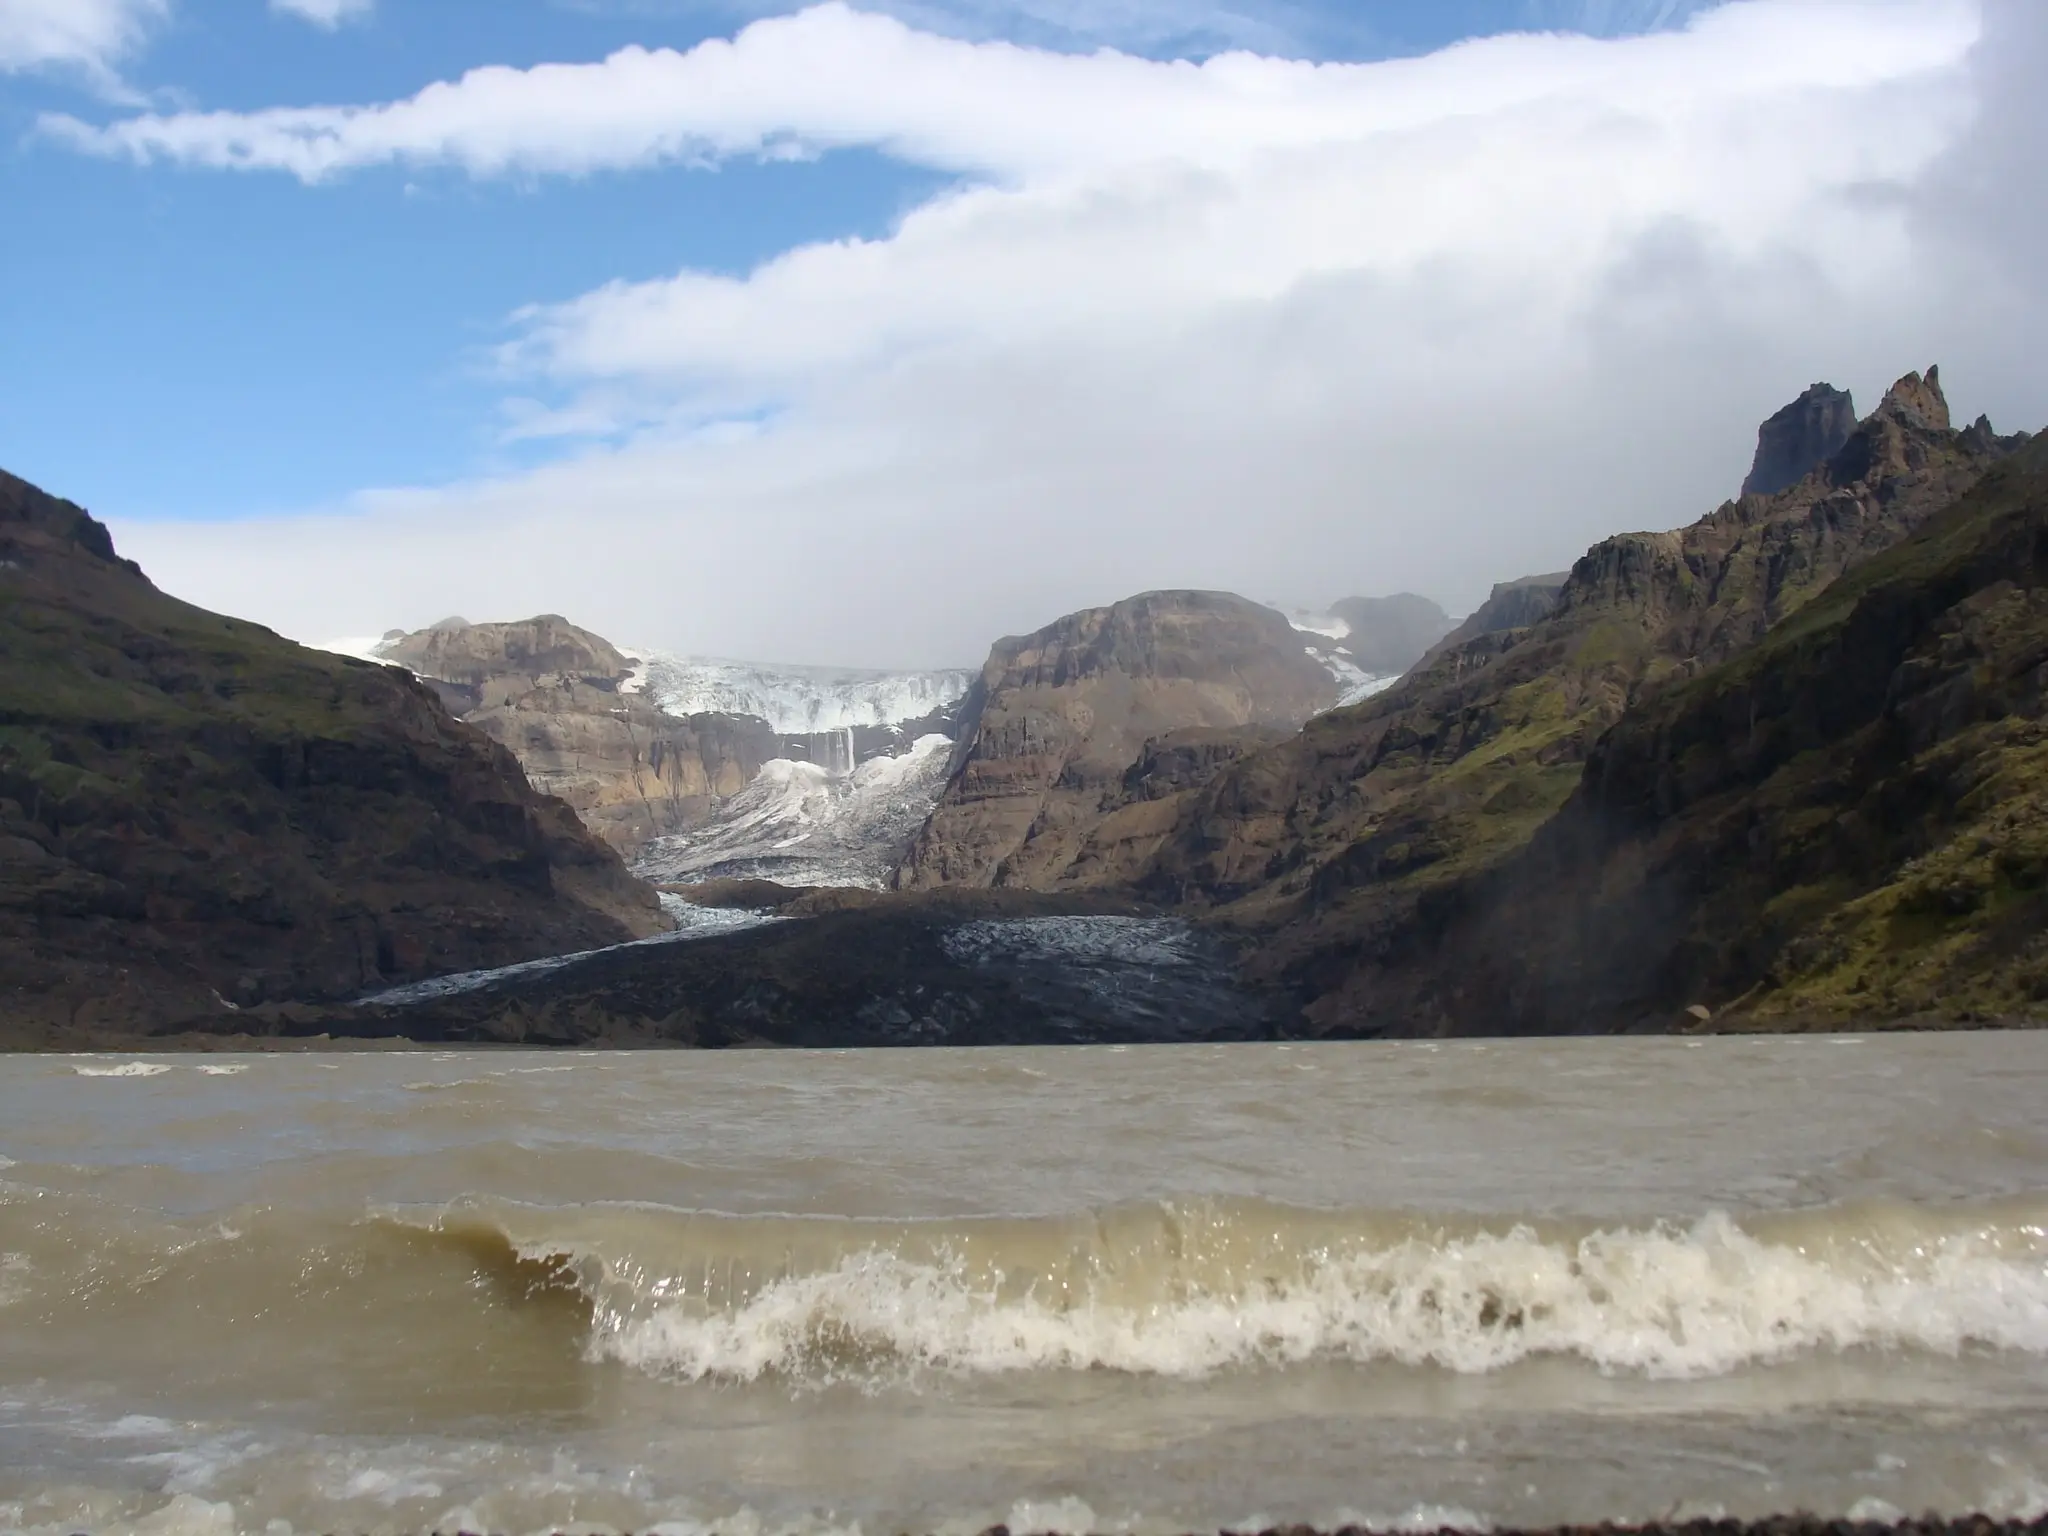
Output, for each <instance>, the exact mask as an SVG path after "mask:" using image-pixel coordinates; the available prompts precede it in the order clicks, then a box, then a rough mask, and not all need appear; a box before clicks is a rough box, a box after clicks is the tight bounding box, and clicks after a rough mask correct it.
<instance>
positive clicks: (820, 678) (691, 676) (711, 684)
mask: <svg viewBox="0 0 2048 1536" xmlns="http://www.w3.org/2000/svg"><path fill="white" fill-rule="evenodd" d="M633 654H635V655H638V656H641V657H643V658H644V660H643V662H642V664H641V666H640V667H639V668H638V669H637V670H636V671H635V673H634V676H633V678H632V680H631V681H630V682H629V683H628V684H627V685H626V686H627V687H628V688H629V689H630V690H631V691H634V692H638V693H641V694H643V695H645V696H646V698H647V699H648V700H650V701H651V702H652V703H653V704H654V705H655V707H656V708H658V709H661V710H663V711H665V712H666V713H668V714H671V715H701V714H724V715H752V716H754V717H756V718H758V719H762V720H766V721H767V722H768V723H769V724H770V725H771V726H773V727H774V728H775V729H776V730H778V731H782V732H786V733H791V734H798V733H807V732H812V731H839V730H846V729H848V728H850V727H853V726H862V725H875V726H880V725H897V724H900V723H901V722H903V721H906V720H920V719H923V718H924V717H925V716H927V715H930V714H931V713H933V712H934V711H936V710H941V709H950V708H951V707H952V706H953V705H955V704H957V703H959V702H960V700H961V699H963V698H965V697H966V695H967V689H968V686H969V684H971V683H972V682H973V681H974V674H973V673H972V672H969V671H966V670H964V669H948V670H939V671H932V672H862V671H848V670H843V669H834V668H829V667H778V666H767V665H762V664H760V663H757V662H745V661H719V660H714V659H707V658H702V657H689V656H672V655H669V654H667V653H666V652H662V651H649V650H640V651H635V652H633Z"/></svg>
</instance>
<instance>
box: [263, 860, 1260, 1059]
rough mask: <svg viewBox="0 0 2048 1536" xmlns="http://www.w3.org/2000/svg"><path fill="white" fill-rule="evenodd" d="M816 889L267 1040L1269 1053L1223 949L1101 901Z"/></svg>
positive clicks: (289, 1017)
mask: <svg viewBox="0 0 2048 1536" xmlns="http://www.w3.org/2000/svg"><path fill="white" fill-rule="evenodd" d="M837 894H838V893H833V892H816V893H813V894H812V895H811V896H809V897H806V898H804V899H803V900H801V901H798V902H793V903H790V904H789V905H788V906H786V907H785V908H784V909H783V910H784V911H785V912H789V913H795V914H797V916H796V917H794V919H793V920H784V921H777V922H771V923H764V924H762V925H760V926H757V927H752V928H746V929H742V930H740V931H736V932H725V933H719V934H716V935H714V936H711V937H706V938H690V939H678V940H669V941H662V942H654V943H647V944H638V945H630V946H626V947H622V948H617V949H610V950H602V951H598V952H596V953H593V954H587V955H581V956H576V957H573V958H571V959H568V960H567V961H565V962H563V963H561V964H560V965H558V966H555V967H554V968H552V969H549V970H546V971H540V972H536V971H533V970H525V971H521V972H516V973H513V974H510V975H507V976H505V977H503V978H502V979H496V980H490V981H486V982H484V983H483V984H481V985H477V986H473V987H471V988H470V989H468V990H465V991H460V992H454V993H449V994H444V995H441V996H435V997H428V998H423V999H421V1000H419V1001H416V1002H407V1003H392V1002H388V1001H378V1000H376V999H371V1000H369V1001H367V1002H365V1003H363V1004H360V1005H357V1006H355V1007H350V1008H342V1009H336V1008H326V1009H294V1010H277V1011H274V1012H273V1013H272V1014H271V1015H270V1016H268V1017H267V1018H265V1019H263V1020H262V1021H260V1026H259V1023H258V1021H256V1020H251V1021H250V1024H249V1027H251V1028H252V1029H253V1028H257V1027H261V1028H263V1029H266V1030H268V1031H269V1032H271V1033H273V1034H276V1035H281V1036H300V1037H303V1036H309V1035H318V1034H327V1035H331V1036H334V1037H336V1038H356V1039H407V1040H414V1041H436V1042H441V1041H446V1042H478V1043H503V1044H517V1045H562V1046H602V1045H616V1046H678V1047H699V1048H718V1047H727V1046H750V1045H775V1046H797V1047H805V1048H812V1049H839V1048H847V1047H863V1046H913V1045H949V1046H961V1045H1092V1044H1125V1045H1131V1044H1149V1043H1153V1042H1166V1041H1223V1040H1254V1039H1268V1038H1271V1037H1272V1035H1273V1019H1272V1014H1271V1006H1272V1005H1271V1003H1270V1001H1269V999H1268V997H1267V996H1266V995H1265V994H1262V993H1257V992H1253V991H1248V990H1246V989H1245V988H1243V987H1242V986H1241V985H1240V984H1239V983H1238V982H1237V981H1236V979H1235V971H1236V956H1235V954H1234V953H1233V952H1232V950H1231V949H1230V947H1229V945H1228V944H1227V943H1226V942H1225V941H1224V940H1222V939H1220V938H1218V937H1216V936H1214V935H1212V934H1210V933H1208V932H1206V931H1204V930H1202V929H1199V928H1197V927H1195V926H1194V925H1192V924H1189V923H1187V922H1185V921H1183V920H1181V919H1178V918H1172V917H1167V916H1162V915H1160V914H1159V913H1158V911H1157V910H1156V909H1153V908H1149V907H1145V906H1141V905H1138V904H1135V903H1132V902H1129V901H1124V900H1120V899H1116V898H1111V897H1099V896H1091V895H1059V896H1051V895H1043V894H1040V893H1036V892H1029V891H934V892H923V893H914V894H913V893H891V894H887V895H883V894H878V893H872V892H862V893H858V895H859V898H860V899H857V900H853V901H848V902H843V903H842V902H839V901H835V900H832V899H831V898H832V897H834V896H835V895H837Z"/></svg>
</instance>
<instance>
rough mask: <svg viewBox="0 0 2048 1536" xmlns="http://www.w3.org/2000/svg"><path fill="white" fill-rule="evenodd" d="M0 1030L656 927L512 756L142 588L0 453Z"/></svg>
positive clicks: (648, 908)
mask: <svg viewBox="0 0 2048 1536" xmlns="http://www.w3.org/2000/svg"><path fill="white" fill-rule="evenodd" d="M0 657H4V663H0V851H4V857H0V1020H4V1025H5V1030H6V1038H7V1039H8V1041H9V1042H11V1043H17V1044H18V1043H26V1042H30V1041H33V1040H36V1039H40V1038H43V1037H44V1036H45V1035H47V1034H48V1033H49V1032H52V1031H55V1032H59V1033H60V1034H61V1035H62V1037H63V1038H67V1039H71V1040H73V1041H76V1040H78V1039H79V1038H81V1036H82V1035H89V1033H90V1031H91V1030H93V1029H95V1028H97V1027H99V1026H101V1025H111V1024H117V1023H118V1024H120V1025H122V1026H124V1027H137V1026H141V1025H147V1024H149V1023H150V1022H152V1021H162V1022H169V1021H174V1020H177V1021H190V1020H192V1019H194V1018H199V1019H208V1018H210V1019H214V1020H217V1021H220V1023H221V1024H222V1025H223V1026H224V1027H232V1026H233V1025H235V1024H237V1023H246V1022H247V1021H248V1020H249V1019H250V1017H251V1016H252V1015H254V1014H256V1013H258V1012H260V1010H261V1009H263V1008H264V1007H266V1006H268V1005H274V1004H278V1003H281V1002H287V1001H303V1000H315V1001H317V1000H322V999H333V998H337V997H343V996H346V995H349V994H351V993H354V992H357V991H360V990H363V989H365V988H367V987H371V986H375V985H379V984H384V983H389V982H393V981H400V980H406V979H411V978H415V977H422V976H427V975H432V974H435V973H437V972H439V971H446V970H459V969H468V968H473V967H477V966H489V965H500V964H507V963H512V962H516V961H520V960H524V959H530V958H533V957H535V956H538V955H543V954H547V953H552V952H555V951H559V950H562V949H565V948H586V947H590V946H592V945H600V944H606V943H613V942H618V941H621V940H624V939H629V938H633V937H638V936H643V935H646V934H651V933H654V932H657V931H659V930H660V929H661V928H663V927H664V926H665V920H664V919H663V918H662V916H661V914H660V909H659V905H658V903H657V901H656V898H655V893H654V892H653V891H652V890H651V889H650V888H649V887H647V886H645V885H644V884H641V883H640V882H638V881H635V880H634V879H632V878H631V877H630V876H629V875H628V874H627V873H626V871H625V869H624V867H623V865H622V864H621V863H620V861H619V859H618V857H617V855H616V854H614V853H613V852H611V850H609V849H608V848H606V847H605V846H604V844H602V843H601V842H599V841H597V840H596V839H595V838H592V837H591V836H590V835H589V834H588V833H587V832H585V831H584V829H583V827H582V826H581V825H580V824H579V823H578V822H577V820H576V817H575V816H574V814H573V813H572V812H570V811H569V809H568V808H567V807H566V806H564V805H563V804H562V803H561V802H560V801H558V800H555V799H552V798H550V797H548V796H545V795H542V794H539V793H537V792H535V791H534V790H533V789H532V788H531V787H530V786H529V785H528V783H527V780H526V778H525V775H524V774H523V773H521V771H520V769H519V766H518V764H517V763H516V762H514V761H513V759H512V757H511V755H510V754H509V753H507V752H506V751H505V750H504V749H503V748H501V747H499V746H497V745H496V744H494V743H493V742H491V741H490V740H489V739H488V738H486V737H485V736H484V735H482V734H481V733H480V732H477V731H475V730H473V729H471V728H469V727H467V726H464V725H461V724H459V723H458V722H457V721H455V720H454V719H453V718H452V717H451V716H450V715H449V714H448V712H447V711H446V710H445V709H444V708H443V707H442V706H441V703H440V702H439V700H438V699H437V698H436V697H435V695H434V694H433V693H432V692H430V691H429V690H428V689H426V688H425V687H423V686H422V685H420V684H418V683H416V682H414V681H413V680H412V679H411V678H410V677H408V676H406V675H405V674H404V673H402V672H399V671H397V670H394V669H391V668H386V667H377V666H370V665H366V664H364V663H362V662H359V661H349V660H346V659H343V658H340V657H336V656H332V655H328V654H326V653H323V652H319V651H312V650H308V649H306V648H304V647H301V646H298V645H294V644H292V643H291V642H290V641H287V640H284V639H281V638H280V637H279V636H277V635H275V634H273V633H271V632H270V631H269V630H266V629H263V628H261V627H260V626H257V625H254V624H248V623H244V622H242V621H239V620H235V619H229V618H223V617H221V616H220V615H217V614H212V613H207V612H205V611H204V610H201V609H198V608H194V607H191V606H190V605H188V604H185V603H181V602H179V601H178V600H177V599H175V598H172V597H169V596H167V595H165V594H164V593H162V592H159V591H158V590H157V589H156V588H155V587H154V586H153V585H151V583H150V582H149V581H148V579H147V578H146V577H145V576H144V575H143V574H142V572H141V570H140V568H139V567H137V566H136V565H135V564H134V563H133V562H132V561H127V560H122V559H121V558H120V557H119V556H118V555H117V554H116V553H115V550H114V546H113V541H112V539H111V537H110V536H109V535H108V533H107V530H106V529H105V527H104V526H102V525H101V524H100V523H98V522H96V521H95V520H94V519H93V518H91V517H90V516H89V515H88V514H87V513H86V512H85V511H84V510H83V509H82V508H80V507H78V506H76V505H75V504H73V503H70V502H67V501H62V500H60V499H58V498H56V497H52V496H49V495H47V494H45V493H44V492H42V491H40V490H38V489H37V488H35V487H34V486H31V485H29V484H27V483H26V482H25V481H22V480H19V479H16V478H15V477H13V476H11V475H4V474H0Z"/></svg>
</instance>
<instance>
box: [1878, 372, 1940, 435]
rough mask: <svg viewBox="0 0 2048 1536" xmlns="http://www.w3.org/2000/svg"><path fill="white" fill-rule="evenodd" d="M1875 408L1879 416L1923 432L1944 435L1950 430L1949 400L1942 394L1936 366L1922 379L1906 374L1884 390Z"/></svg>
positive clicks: (1915, 375)
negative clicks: (1898, 421)
mask: <svg viewBox="0 0 2048 1536" xmlns="http://www.w3.org/2000/svg"><path fill="white" fill-rule="evenodd" d="M1877 409H1878V413H1879V414H1880V415H1885V416H1891V417H1895V418H1896V419H1898V420H1900V421H1903V422H1905V423H1906V425H1908V426H1913V427H1919V428H1921V429H1922V430H1923V431H1928V432H1947V431H1949V430H1951V427H1952V423H1951V422H1950V420H1949V414H1948V397H1947V396H1945V395H1944V394H1942V392H1941V369H1940V368H1939V367H1930V368H1929V369H1928V370H1927V376H1926V377H1925V378H1922V377H1921V376H1920V375H1919V374H1917V373H1909V374H1907V375H1906V376H1905V377H1904V378H1903V379H1901V380H1899V382H1898V383H1896V384H1894V385H1893V386H1892V387H1891V388H1890V389H1888V390H1886V391H1885V397H1884V402H1883V403H1882V404H1881V405H1879V406H1878V408H1877Z"/></svg>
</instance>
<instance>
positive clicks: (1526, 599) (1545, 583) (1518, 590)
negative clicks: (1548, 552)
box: [1429, 571, 1571, 659]
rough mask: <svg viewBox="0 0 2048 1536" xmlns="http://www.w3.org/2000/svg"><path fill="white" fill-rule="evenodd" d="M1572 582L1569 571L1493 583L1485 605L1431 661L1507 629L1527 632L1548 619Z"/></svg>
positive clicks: (1448, 637) (1452, 634)
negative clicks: (1561, 594)
mask: <svg viewBox="0 0 2048 1536" xmlns="http://www.w3.org/2000/svg"><path fill="white" fill-rule="evenodd" d="M1570 579H1571V572H1570V571H1559V572H1557V573H1556V574H1555V575H1552V576H1523V577H1521V578H1519V579H1518V580H1515V581H1500V582H1495V583H1494V587H1493V591H1492V592H1491V593H1490V594H1489V595H1488V596H1487V599H1486V601H1485V602H1483V603H1481V604H1480V605H1479V606H1478V607H1477V608H1475V609H1473V610H1472V612H1471V614H1470V615H1469V616H1468V617H1467V618H1466V620H1465V622H1464V623H1462V624H1460V625H1459V626H1458V627H1457V628H1456V629H1454V630H1452V631H1451V632H1450V633H1449V634H1448V635H1445V636H1444V637H1443V639H1442V640H1440V641H1439V642H1438V643H1437V644H1436V645H1434V646H1432V647H1431V648H1430V652H1429V655H1430V658H1431V659H1434V658H1435V657H1436V656H1437V655H1438V654H1439V653H1441V652H1444V651H1451V650H1456V649H1457V648H1458V647H1460V646H1462V645H1464V644H1465V643H1466V642H1467V641H1469V640H1477V639H1478V638H1479V637H1480V636H1481V635H1495V634H1499V633H1500V632H1501V631H1502V630H1507V629H1527V628H1528V627H1529V626H1530V625H1531V624H1534V623H1537V622H1539V621H1540V620H1543V619H1547V618H1549V617H1550V614H1551V610H1552V609H1554V608H1556V607H1557V595H1558V593H1560V592H1562V591H1563V590H1564V584H1565V583H1566V582H1567V581H1569V580H1570Z"/></svg>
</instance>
